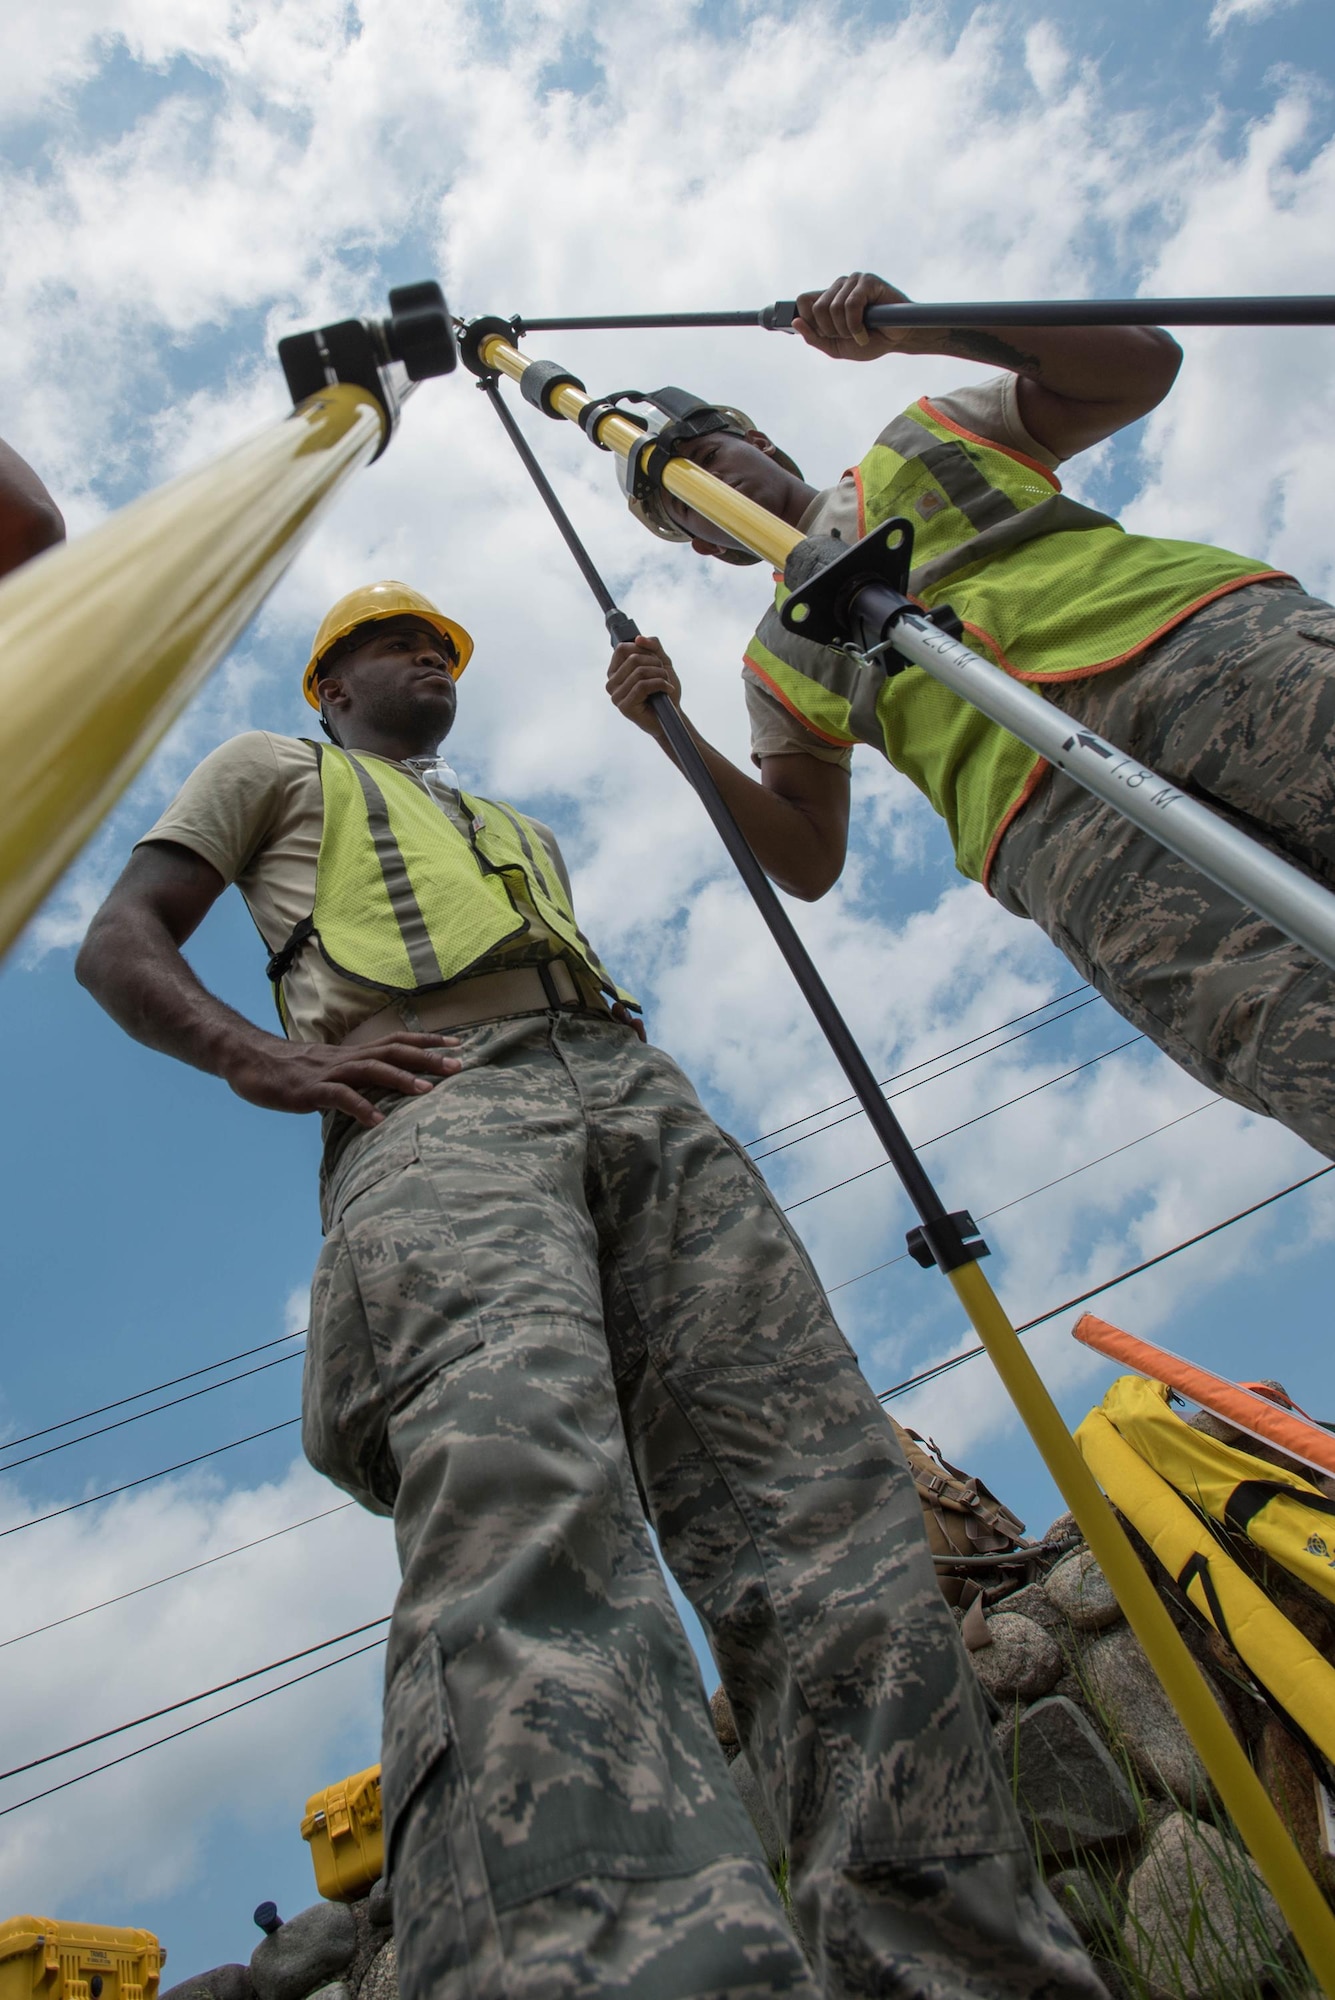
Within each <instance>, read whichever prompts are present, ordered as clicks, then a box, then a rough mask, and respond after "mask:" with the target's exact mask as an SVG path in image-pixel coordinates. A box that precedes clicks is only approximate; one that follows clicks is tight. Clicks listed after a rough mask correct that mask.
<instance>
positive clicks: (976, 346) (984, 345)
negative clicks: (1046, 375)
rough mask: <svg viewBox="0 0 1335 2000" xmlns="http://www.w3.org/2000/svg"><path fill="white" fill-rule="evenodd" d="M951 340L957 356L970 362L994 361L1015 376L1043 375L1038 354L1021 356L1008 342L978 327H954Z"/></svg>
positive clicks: (1017, 349)
mask: <svg viewBox="0 0 1335 2000" xmlns="http://www.w3.org/2000/svg"><path fill="white" fill-rule="evenodd" d="M949 338H950V340H951V342H952V343H953V345H954V349H955V352H956V354H958V355H959V356H960V357H961V359H963V360H968V361H994V362H996V363H997V365H998V366H999V367H1001V368H1009V369H1010V370H1011V372H1012V374H1015V375H1041V374H1042V372H1043V363H1042V362H1041V361H1040V360H1039V357H1038V356H1037V355H1036V354H1021V352H1020V350H1019V348H1018V347H1012V346H1011V344H1010V342H1009V341H1008V340H999V339H998V338H997V336H996V334H994V333H988V332H986V331H985V330H984V329H983V328H982V327H977V326H952V327H951V329H950V334H949Z"/></svg>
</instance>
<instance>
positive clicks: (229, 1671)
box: [0, 1461, 397, 1910]
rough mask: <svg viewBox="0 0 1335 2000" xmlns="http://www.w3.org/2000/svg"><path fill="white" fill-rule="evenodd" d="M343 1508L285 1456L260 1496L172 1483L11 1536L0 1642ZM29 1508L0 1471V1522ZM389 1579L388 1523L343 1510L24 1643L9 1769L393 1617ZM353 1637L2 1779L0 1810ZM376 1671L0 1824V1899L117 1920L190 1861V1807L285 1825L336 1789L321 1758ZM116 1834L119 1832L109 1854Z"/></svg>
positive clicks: (158, 1892) (316, 1686) (369, 1695)
mask: <svg viewBox="0 0 1335 2000" xmlns="http://www.w3.org/2000/svg"><path fill="white" fill-rule="evenodd" d="M338 1497H339V1496H337V1495H335V1494H333V1493H332V1492H331V1490H330V1488H329V1487H328V1486H327V1485H326V1484H325V1482H324V1481H323V1480H322V1479H320V1478H319V1477H318V1476H317V1475H316V1474H315V1473H314V1472H312V1471H311V1470H310V1468H309V1467H308V1466H307V1465H305V1464H304V1463H303V1462H301V1461H297V1462H296V1463H295V1464H293V1466H292V1467H291V1468H290V1470H289V1471H288V1472H287V1473H286V1474H285V1475H284V1476H283V1477H282V1478H281V1479H278V1480H275V1481H272V1482H270V1483H267V1484H265V1485H262V1486H259V1487H255V1488H251V1489H245V1488H233V1489H232V1490H230V1491H227V1490H225V1489H224V1488H223V1486H222V1484H221V1482H220V1481H218V1480H216V1479H210V1478H200V1477H195V1478H193V1479H189V1478H187V1479H182V1480H173V1481H171V1482H168V1483H165V1484H163V1485H160V1486H155V1487H152V1488H149V1489H144V1490H142V1491H140V1492H139V1493H136V1494H127V1495H124V1496H122V1497H121V1498H120V1499H118V1500H113V1501H110V1502H108V1503H107V1504H106V1505H105V1506H102V1507H98V1508H90V1509H88V1510H86V1511H84V1512H81V1513H78V1514H70V1515H66V1516H65V1517H64V1518H63V1519H60V1520H56V1521H49V1522H47V1523H45V1524H44V1525H43V1526H41V1527H38V1528H33V1529H30V1530H28V1531H26V1532H25V1533H23V1534H20V1535H13V1536H11V1537H10V1538H9V1539H8V1540H7V1541H6V1543H5V1559H4V1560H5V1602H6V1606H7V1607H8V1608H7V1612H6V1618H5V1629H4V1631H3V1632H0V1638H3V1639H8V1638H10V1637H12V1636H14V1634H15V1633H16V1632H18V1631H22V1630H25V1629H27V1628H28V1627H29V1626H31V1625H35V1624H46V1623H47V1622H49V1621H50V1620H53V1619H57V1618H62V1617H64V1616H66V1615H67V1614H68V1613H69V1612H71V1611H77V1610H80V1609H82V1608H83V1607H84V1606H85V1605H88V1604H94V1603H101V1602H102V1601H104V1600H105V1599H107V1598H112V1597H115V1596H117V1595H118V1594H119V1593H120V1592H122V1591H129V1590H135V1589H137V1588H138V1586H139V1585H141V1584H143V1583H147V1582H151V1581H152V1580H153V1579H154V1578H156V1577H159V1576H164V1575H166V1574H167V1573H168V1572H171V1571H176V1570H181V1569H185V1568H187V1567H188V1566H190V1565H191V1564H196V1563H201V1562H204V1561H207V1560H208V1558H210V1557H212V1556H215V1555H218V1554H219V1553H221V1552H222V1551H224V1550H226V1549H230V1548H234V1547H236V1546H237V1545H238V1544H240V1543H243V1542H249V1541H253V1540H255V1539H256V1538H257V1537H260V1536H264V1535H268V1534H270V1533H271V1531H272V1530H273V1529H274V1528H276V1527H283V1526H285V1525H286V1524H287V1523H289V1522H293V1521H297V1520H300V1519H302V1518H303V1517H305V1516H308V1515H312V1514H316V1513H318V1512H320V1511H321V1510H323V1509H326V1508H329V1507H331V1506H334V1505H336V1504H337V1500H338ZM33 1511H34V1509H33V1508H32V1506H31V1504H30V1500H29V1497H28V1496H27V1495H26V1494H25V1493H24V1491H23V1489H22V1487H21V1486H20V1485H19V1484H18V1483H17V1481H15V1480H8V1479H4V1478H3V1475H0V1526H4V1527H9V1526H10V1525H11V1524H12V1523H13V1522H15V1521H18V1520H22V1519H24V1518H26V1516H27V1515H28V1514H30V1513H31V1512H33ZM396 1582H397V1575H396V1567H395V1563H394V1554H393V1543H392V1538H391V1531H390V1528H389V1524H388V1523H387V1522H384V1521H380V1520H377V1519H375V1518H373V1517H372V1516H371V1515H369V1514H365V1513H363V1512H362V1510H361V1509H360V1508H358V1507H351V1508H349V1509H348V1510H347V1511H346V1512H339V1513H336V1514H333V1515H331V1516H330V1517H328V1518H327V1519H324V1520H320V1521H316V1522H313V1523H312V1524H311V1525H310V1526H309V1527H307V1528H304V1529H301V1530H299V1531H298V1532H297V1533H295V1534H291V1535H284V1536H281V1537H280V1538H278V1539H276V1540H272V1541H267V1542H264V1543H263V1544H262V1545H261V1546H260V1547H258V1548H255V1549H253V1550H248V1551H247V1552H246V1553H245V1554H243V1555H238V1556H235V1557H233V1558H232V1559H230V1560H229V1561H227V1562H222V1563H217V1564H214V1565H212V1566H211V1567H209V1568H207V1569H204V1570H201V1571H199V1572H198V1573H197V1574H195V1575H193V1576H188V1577H184V1578H182V1579H180V1580H179V1581H178V1582H175V1583H171V1584H167V1585H165V1586H164V1587H163V1588H162V1589H160V1590H154V1591H148V1592H145V1593H143V1594H142V1595H138V1596H134V1597H131V1598H129V1599H128V1600H127V1601H126V1602H125V1603H122V1604H117V1605H113V1606H112V1607H111V1608H110V1609H108V1610H105V1611H99V1612H97V1613H96V1614H95V1615H94V1617H93V1618H91V1619H89V1620H87V1621H83V1622H81V1623H80V1624H79V1625H76V1626H74V1627H68V1626H67V1627H62V1628H61V1629H58V1630H56V1631H53V1632H49V1633H44V1634H43V1635H42V1636H40V1637H38V1638H34V1639H29V1640H26V1641H25V1642H24V1643H23V1644H22V1645H21V1646H17V1647H14V1648H12V1649H10V1650H8V1651H6V1652H5V1653H4V1654H3V1655H0V1658H2V1659H3V1660H4V1662H5V1666H4V1675H5V1715H6V1732H5V1734H6V1746H7V1748H8V1750H9V1751H10V1753H11V1755H10V1758H9V1759H8V1760H7V1761H9V1762H12V1763H20V1762H23V1761H26V1759H27V1758H28V1757H36V1756H41V1755H43V1754H45V1753H46V1752H48V1751H51V1750H56V1749H59V1748H60V1747H61V1746H62V1745H64V1744H67V1743H70V1742H73V1741H75V1740H81V1739H83V1738H85V1737H88V1736H92V1735H95V1734H97V1732H98V1731H100V1730H103V1729H107V1728H111V1727H114V1726H115V1725H117V1724H119V1723H122V1722H125V1721H127V1720H129V1719H130V1718H132V1717H134V1716H136V1715H142V1714H145V1713H147V1712H148V1711H150V1710H152V1709H155V1708H160V1707H162V1706H164V1705H166V1704H168V1703H170V1702H173V1701H178V1700H180V1699H181V1698H182V1697H183V1696H185V1695H191V1694H195V1693H197V1692H198V1691H199V1690H200V1689H203V1688H208V1687H214V1686H217V1685H219V1684H220V1683H222V1682H224V1681H226V1680H228V1679H230V1678H231V1677H232V1676H233V1675H235V1674H243V1673H246V1672H248V1671H249V1670H250V1669H252V1668H254V1667H258V1666H262V1665H264V1664H265V1662H266V1661H268V1660H271V1659H277V1658H279V1657H281V1656H283V1655H285V1654H289V1653H294V1652H297V1651H300V1650H301V1649H302V1648H303V1647H307V1646H311V1645H314V1644H315V1643H316V1642H317V1641H321V1640H324V1639H327V1638H328V1637H329V1636H330V1635H331V1634H332V1633H337V1632H343V1631H347V1630H349V1629H350V1628H352V1627H353V1626H356V1625H359V1624H361V1623H363V1622H365V1621H367V1620H370V1619H374V1618H377V1617H379V1616H381V1615H382V1614H383V1613H384V1612H386V1611H388V1609H389V1607H390V1604H391V1602H392V1600H393V1593H394V1589H395V1586H396ZM375 1637H376V1634H375V1633H368V1634H366V1635H365V1638H366V1639H367V1640H369V1639H373V1638H375ZM361 1643H363V1641H362V1640H358V1639H353V1640H350V1641H348V1643H347V1646H345V1647H336V1648H334V1649H333V1651H332V1653H331V1654H329V1655H325V1654H318V1655H316V1656H315V1657H314V1658H313V1659H310V1660H306V1661H299V1662H296V1663H294V1665H293V1666H292V1667H290V1668H288V1669H286V1670H282V1671H279V1672H278V1673H275V1674H273V1675H271V1676H269V1677H267V1678H266V1679H263V1680H260V1681H257V1682H255V1683H253V1684H251V1685H249V1686H246V1687H242V1688H240V1689H238V1690H237V1691H236V1692H235V1693H234V1694H231V1695H220V1696H218V1697H216V1698H215V1699H214V1700H213V1701H211V1702H206V1703H202V1704H201V1705H200V1707H199V1709H198V1710H193V1709H187V1710H185V1711H183V1712H182V1713H180V1714H179V1715H178V1716H176V1717H172V1718H164V1719H163V1720H162V1721H161V1722H159V1723H155V1724H149V1725H147V1726H146V1727H144V1728H141V1729H139V1730H135V1731H131V1732H129V1733H128V1734H126V1735H125V1736H122V1737H116V1738H113V1739H112V1741H111V1742H109V1743H108V1744H106V1745H104V1746H97V1747H96V1748H95V1749H90V1750H87V1751H84V1752H81V1753H80V1754H79V1755H78V1756H75V1757H72V1758H70V1759H69V1760H61V1761H60V1762H59V1763H56V1764H52V1765H48V1766H46V1767H44V1768H42V1769H39V1770H37V1771H32V1772H29V1773H27V1774H26V1775H25V1776H23V1777H20V1778H15V1779H12V1780H10V1781H9V1782H8V1784H7V1785H6V1786H5V1787H4V1798H3V1801H0V1803H3V1804H4V1805H6V1806H8V1805H9V1804H11V1803H12V1802H13V1801H15V1800H16V1799H20V1798H26V1797H28V1796H29V1795H30V1794H31V1793H34V1792H39V1791H42V1790H43V1789H45V1787H46V1786H48V1785H52V1784H56V1783H59V1781H60V1780H61V1779H62V1778H65V1777H68V1776H71V1775H73V1774H74V1772H76V1771H79V1770H81V1769H85V1768H89V1767H91V1766H92V1765H94V1764H97V1763H101V1762H103V1761H104V1760H105V1759H107V1758H111V1757H115V1756H117V1755H119V1754H120V1753H121V1752H123V1751H125V1750H132V1749H134V1748H135V1747H136V1745H137V1744H140V1743H144V1742H147V1741H149V1740H151V1739H152V1738H153V1737H155V1736H159V1735H161V1734H163V1733H164V1732H165V1731H168V1730H171V1729H173V1728H177V1727H180V1726H181V1725H182V1724H183V1723H187V1722H190V1721H193V1720H195V1719H196V1717H197V1716H198V1715H204V1714H208V1713H211V1712H213V1711H214V1710H217V1709H221V1708H223V1707H225V1706H227V1705H228V1704H229V1703H230V1702H232V1701H235V1700H239V1699H241V1698H242V1697H243V1696H245V1695H247V1694H251V1693H255V1692H257V1691H259V1690H260V1689H261V1688H263V1687H266V1686H268V1685H270V1684H271V1683H272V1682H275V1681H279V1680H283V1679H286V1678H288V1677H289V1676H290V1675H292V1674H296V1673H300V1672H302V1671H303V1670H304V1669H305V1668H306V1667H308V1666H316V1665H318V1664H320V1662H321V1660H322V1659H324V1658H330V1657H336V1656H337V1654H338V1653H340V1652H343V1651H347V1650H349V1649H350V1648H351V1647H353V1646H356V1645H358V1644H361ZM90 1669H92V1670H91V1671H90ZM381 1670H382V1659H381V1655H380V1654H379V1653H370V1654H366V1655H363V1657H362V1658H361V1659H360V1660H357V1661H355V1662H351V1663H350V1664H349V1665H347V1666H343V1667H337V1668H335V1669H333V1670H332V1671H331V1672H329V1673H328V1674H322V1675H321V1676H320V1677H319V1678H317V1679H315V1680H313V1681H310V1682H307V1683H306V1684H305V1685H304V1686H303V1687H302V1688H301V1689H300V1690H297V1689H294V1690H292V1692H291V1693H285V1694H278V1695H275V1696H274V1698H273V1699H272V1701H261V1702H258V1703H256V1704H255V1705H254V1706H252V1707H250V1708H247V1709H245V1710H243V1711H242V1712H241V1714H239V1715H237V1716H235V1717H229V1718H226V1719H224V1720H222V1721H220V1722H218V1723H216V1724H213V1725H211V1726H210V1727H208V1728H206V1729H201V1730H199V1731H197V1732H196V1733H195V1734H193V1735H190V1736H187V1737H184V1738H182V1739H181V1741H179V1742H178V1743H175V1744H173V1745H172V1746H171V1747H170V1748H169V1749H163V1750H160V1751H154V1752H151V1753H150V1754H149V1755H147V1756H145V1757H142V1758H136V1759H135V1760H134V1761H132V1762H130V1763H126V1764H123V1765H121V1766H120V1767H119V1768H118V1769H116V1770H114V1771H108V1772H106V1773H105V1774H104V1775H102V1776H100V1777H96V1778H90V1779H89V1780H88V1781H87V1784H86V1785H84V1786H81V1787H79V1788H78V1790H76V1791H74V1792H73V1793H57V1795H56V1796H55V1797H54V1798H51V1799H44V1800H42V1801H41V1802H40V1803H39V1804H37V1805H33V1806H29V1807H28V1808H26V1809H25V1810H24V1811H23V1812H22V1813H21V1814H20V1813H16V1814H14V1815H13V1817H12V1818H9V1819H0V1885H3V1886H2V1887H0V1902H2V1903H3V1904H4V1905H5V1906H6V1907H7V1908H10V1909H46V1910H51V1909H55V1910H65V1909H69V1908H71V1907H74V1908H77V1907H78V1905H79V1903H80V1900H81V1899H82V1900H83V1902H84V1907H87V1902H88V1899H90V1898H91V1899H94V1900H103V1901H105V1902H106V1904H108V1905H109V1906H110V1907H113V1908H114V1907H115V1905H116V1903H117V1901H118V1900H122V1899H123V1898H125V1897H126V1896H129V1895H133V1896H135V1897H136V1898H137V1897H140V1896H143V1895H148V1896H150V1897H165V1896H167V1895H169V1894H170V1893H171V1892H172V1891H173V1890H174V1889H176V1888H178V1887H180V1885H181V1884H183V1883H185V1882H188V1881H189V1880H191V1879H192V1876H193V1874H194V1871H195V1870H196V1868H197V1866H198V1860H199V1854H200V1851H201V1842H202V1840H203V1837H204V1834H205V1831H206V1829H207V1826H208V1824H209V1819H210V1814H209V1811H208V1809H207V1805H205V1809H204V1810H201V1806H202V1804H203V1803H204V1802H216V1805H217V1807H218V1809H220V1810H225V1811H228V1812H230V1813H232V1814H234V1815H236V1816H237V1818H238V1819H239V1820H240V1821H241V1822H242V1824H244V1825H250V1826H254V1825H257V1824H260V1823H263V1822H265V1821H272V1820H273V1819H275V1818H278V1819H281V1820H284V1821H291V1820H293V1819H294V1818H295V1815H296V1813H297V1812H299V1810H300V1807H301V1805H302V1803H303V1802H304V1801H305V1799H306V1798H307V1796H308V1795H309V1794H310V1793H311V1792H312V1791H315V1790H316V1789H317V1788H318V1787H319V1786H321V1785H323V1784H328V1783H330V1782H332V1780H333V1779H335V1778H337V1777H341V1776H342V1775H343V1772H342V1769H341V1768H339V1767H338V1765H337V1764H336V1763H335V1764H334V1766H333V1768H331V1763H330V1759H331V1756H333V1755H334V1752H335V1746H336V1745H337V1742H338V1739H339V1738H340V1736H341V1735H342V1734H343V1733H344V1732H345V1731H347V1730H348V1729H349V1728H350V1727H356V1726H358V1725H362V1726H364V1724H365V1719H366V1718H367V1717H369V1716H372V1715H374V1713H375V1709H376V1706H377V1704H378V1694H377V1689H378V1683H379V1679H380V1674H381ZM242 1744H244V1757H242V1758H240V1760H238V1746H239V1745H242ZM73 1800H77V1801H79V1805H78V1808H77V1809H72V1801H73ZM294 1802H295V1805H294ZM113 1823H114V1825H115V1828H116V1836H115V1838H114V1840H109V1839H108V1837H107V1830H108V1827H109V1825H111V1824H113ZM294 1837H295V1829H294Z"/></svg>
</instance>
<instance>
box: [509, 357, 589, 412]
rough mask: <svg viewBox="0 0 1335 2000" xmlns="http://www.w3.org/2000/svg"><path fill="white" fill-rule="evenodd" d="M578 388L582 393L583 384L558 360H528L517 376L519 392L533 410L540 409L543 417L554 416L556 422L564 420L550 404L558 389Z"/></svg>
mask: <svg viewBox="0 0 1335 2000" xmlns="http://www.w3.org/2000/svg"><path fill="white" fill-rule="evenodd" d="M566 388H569V389H578V390H579V391H580V393H581V395H582V394H583V393H584V384H583V383H582V382H581V381H580V379H579V376H578V375H572V374H571V372H570V370H569V369H568V368H563V367H562V366H561V364H560V362H559V361H530V362H529V364H528V367H527V368H526V369H525V370H524V372H523V374H522V375H521V376H520V378H519V393H520V395H521V396H522V397H523V398H524V401H525V402H526V403H531V404H532V405H533V407H534V409H535V410H541V411H542V414H543V415H544V417H555V418H556V421H557V422H558V423H563V422H564V421H565V420H564V418H563V417H562V415H561V412H560V411H559V410H558V409H555V408H554V407H553V404H552V398H553V397H554V396H555V394H556V392H557V390H558V389H566Z"/></svg>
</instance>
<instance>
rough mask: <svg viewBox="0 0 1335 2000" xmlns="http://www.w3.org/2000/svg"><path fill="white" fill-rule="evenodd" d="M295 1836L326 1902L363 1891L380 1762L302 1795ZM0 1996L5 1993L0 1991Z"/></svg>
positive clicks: (381, 1845) (374, 1869)
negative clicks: (306, 1796) (298, 1835)
mask: <svg viewBox="0 0 1335 2000" xmlns="http://www.w3.org/2000/svg"><path fill="white" fill-rule="evenodd" d="M301 1837H302V1839H303V1840H304V1841H306V1842H308V1843H309V1846H310V1850H311V1861H312V1862H313V1864H314V1867H315V1886H316V1888H317V1889H318V1890H319V1892H320V1894H321V1895H322V1896H327V1897H328V1898H329V1900H330V1902H331V1903H350V1902H352V1901H353V1900H354V1899H355V1898H356V1897H358V1896H364V1895H365V1894H366V1893H367V1891H368V1889H370V1888H371V1886H372V1885H373V1883H375V1882H378V1881H379V1879H380V1877H381V1876H382V1875H383V1874H384V1872H385V1828H384V1822H383V1820H382V1818H381V1811H380V1766H379V1765H378V1764H372V1766H371V1768H370V1770H369V1771H358V1772H356V1774H355V1775H354V1776H353V1777H351V1778H341V1779H340V1780H339V1782H338V1783H337V1784H336V1785H326V1787H325V1789H324V1790H323V1791H322V1792H315V1793H313V1794H312V1795H311V1797H310V1798H309V1799H307V1801H306V1817H305V1819H303V1821H302V1822H301ZM0 2000H9V1995H8V1994H7V1993H4V1992H0Z"/></svg>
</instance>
